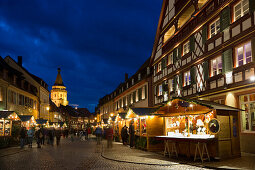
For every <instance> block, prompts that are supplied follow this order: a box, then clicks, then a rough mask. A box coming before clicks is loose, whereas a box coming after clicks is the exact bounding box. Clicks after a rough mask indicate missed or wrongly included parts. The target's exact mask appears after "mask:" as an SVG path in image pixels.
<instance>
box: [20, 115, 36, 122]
mask: <svg viewBox="0 0 255 170" xmlns="http://www.w3.org/2000/svg"><path fill="white" fill-rule="evenodd" d="M32 117H33V116H32V115H19V118H20V120H21V121H22V122H26V121H29V120H31V118H32Z"/></svg>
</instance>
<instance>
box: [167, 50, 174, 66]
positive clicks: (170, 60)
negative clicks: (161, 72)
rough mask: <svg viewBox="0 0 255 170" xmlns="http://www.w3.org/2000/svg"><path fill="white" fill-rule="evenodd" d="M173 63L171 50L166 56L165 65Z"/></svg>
mask: <svg viewBox="0 0 255 170" xmlns="http://www.w3.org/2000/svg"><path fill="white" fill-rule="evenodd" d="M170 64H173V52H172V53H170V54H169V55H168V57H167V65H170Z"/></svg>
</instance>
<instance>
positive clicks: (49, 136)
mask: <svg viewBox="0 0 255 170" xmlns="http://www.w3.org/2000/svg"><path fill="white" fill-rule="evenodd" d="M68 133H69V131H68V130H60V129H54V128H49V129H46V128H43V127H41V128H39V127H36V128H33V127H30V128H29V129H28V130H27V129H26V128H25V127H22V128H21V130H20V135H19V137H20V147H21V148H24V146H25V144H28V147H29V148H32V145H33V140H34V139H35V141H36V144H37V147H38V148H41V147H42V145H45V144H46V143H47V144H48V145H52V146H53V145H54V141H55V138H56V145H57V146H58V145H59V144H60V138H61V136H63V137H66V138H67V137H68Z"/></svg>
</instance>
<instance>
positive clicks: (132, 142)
mask: <svg viewBox="0 0 255 170" xmlns="http://www.w3.org/2000/svg"><path fill="white" fill-rule="evenodd" d="M129 135H130V148H133V147H134V140H135V128H134V125H133V122H131V124H130V126H129Z"/></svg>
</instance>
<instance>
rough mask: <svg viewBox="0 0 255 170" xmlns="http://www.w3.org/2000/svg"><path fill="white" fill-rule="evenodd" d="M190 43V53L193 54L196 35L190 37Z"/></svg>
mask: <svg viewBox="0 0 255 170" xmlns="http://www.w3.org/2000/svg"><path fill="white" fill-rule="evenodd" d="M189 42H190V52H193V51H194V50H195V37H194V35H192V36H191V37H190V40H189Z"/></svg>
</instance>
